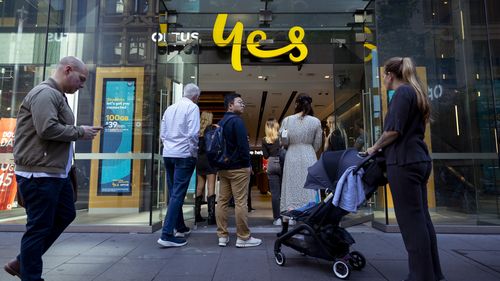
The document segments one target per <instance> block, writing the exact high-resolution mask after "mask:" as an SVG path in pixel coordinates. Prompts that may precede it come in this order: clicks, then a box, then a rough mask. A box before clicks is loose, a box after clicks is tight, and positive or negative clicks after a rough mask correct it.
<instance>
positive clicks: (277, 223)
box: [273, 218, 281, 226]
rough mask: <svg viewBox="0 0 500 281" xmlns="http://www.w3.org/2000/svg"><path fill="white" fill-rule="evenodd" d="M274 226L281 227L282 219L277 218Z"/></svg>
mask: <svg viewBox="0 0 500 281" xmlns="http://www.w3.org/2000/svg"><path fill="white" fill-rule="evenodd" d="M273 225H277V226H280V225H281V218H277V219H275V220H274V221H273Z"/></svg>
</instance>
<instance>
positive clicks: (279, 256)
mask: <svg viewBox="0 0 500 281" xmlns="http://www.w3.org/2000/svg"><path fill="white" fill-rule="evenodd" d="M274 259H275V260H276V264H277V265H279V266H284V265H285V262H286V258H285V254H283V253H282V252H278V253H276V254H274Z"/></svg>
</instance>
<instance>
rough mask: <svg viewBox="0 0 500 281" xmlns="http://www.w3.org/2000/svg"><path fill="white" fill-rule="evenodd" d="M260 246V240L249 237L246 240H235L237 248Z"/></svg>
mask: <svg viewBox="0 0 500 281" xmlns="http://www.w3.org/2000/svg"><path fill="white" fill-rule="evenodd" d="M260 244H262V240H261V239H258V238H253V237H250V238H248V239H247V240H243V239H240V238H238V239H237V240H236V247H237V248H248V247H257V246H259V245H260Z"/></svg>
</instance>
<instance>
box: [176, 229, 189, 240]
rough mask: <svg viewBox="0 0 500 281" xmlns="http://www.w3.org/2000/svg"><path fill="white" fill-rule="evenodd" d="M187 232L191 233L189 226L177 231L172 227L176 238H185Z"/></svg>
mask: <svg viewBox="0 0 500 281" xmlns="http://www.w3.org/2000/svg"><path fill="white" fill-rule="evenodd" d="M189 234H191V228H189V227H188V228H187V230H186V231H184V232H178V231H177V230H175V229H174V236H175V237H177V238H185V237H187V236H188V235H189Z"/></svg>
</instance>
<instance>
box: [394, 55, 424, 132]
mask: <svg viewBox="0 0 500 281" xmlns="http://www.w3.org/2000/svg"><path fill="white" fill-rule="evenodd" d="M384 68H385V73H386V74H387V73H389V72H391V73H393V74H394V76H395V77H396V78H397V79H399V80H401V81H403V82H405V83H408V84H410V85H411V87H412V88H413V89H414V90H415V92H416V93H417V105H418V109H419V110H420V112H421V113H422V115H423V116H424V122H425V123H427V122H428V121H429V118H430V115H431V106H430V103H429V98H428V96H427V89H426V88H425V87H423V86H422V83H421V82H420V80H419V79H418V77H417V70H416V68H415V64H414V63H413V61H412V59H411V58H408V57H394V58H390V59H389V60H388V61H387V62H386V63H385V66H384Z"/></svg>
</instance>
